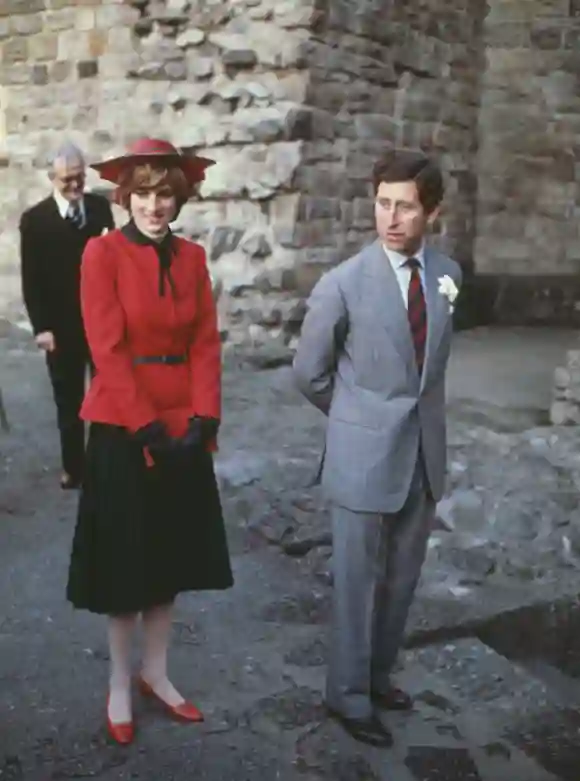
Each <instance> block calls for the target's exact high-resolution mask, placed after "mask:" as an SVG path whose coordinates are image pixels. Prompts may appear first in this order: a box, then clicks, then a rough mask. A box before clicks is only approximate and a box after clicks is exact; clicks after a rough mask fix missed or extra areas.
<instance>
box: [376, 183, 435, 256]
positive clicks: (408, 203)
mask: <svg viewBox="0 0 580 781" xmlns="http://www.w3.org/2000/svg"><path fill="white" fill-rule="evenodd" d="M438 214H439V209H436V210H435V211H433V212H431V214H427V212H426V211H425V209H424V208H423V206H422V204H421V201H420V200H419V191H418V190H417V185H416V184H415V182H413V181H409V182H381V183H380V185H379V189H378V191H377V194H376V198H375V220H376V225H377V233H378V235H379V238H380V239H381V241H382V242H383V244H384V245H385V246H386V247H387V249H390V250H393V252H400V253H401V254H402V255H409V256H410V255H413V254H414V253H415V252H416V251H417V250H418V249H419V247H420V246H421V244H422V242H423V239H424V236H425V233H426V232H427V227H428V226H429V225H431V224H432V223H433V222H434V221H435V220H436V218H437V216H438Z"/></svg>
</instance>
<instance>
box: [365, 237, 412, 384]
mask: <svg viewBox="0 0 580 781" xmlns="http://www.w3.org/2000/svg"><path fill="white" fill-rule="evenodd" d="M366 251H367V252H368V254H369V257H368V260H369V262H368V266H367V268H368V278H367V282H368V290H367V291H366V292H367V294H368V300H370V301H372V311H373V312H376V313H377V315H376V317H377V322H378V323H379V324H380V325H381V326H382V327H383V328H384V329H385V330H386V331H387V332H388V334H389V337H390V339H391V341H392V343H393V344H394V346H395V347H396V349H397V352H398V353H399V354H400V356H401V358H402V359H403V361H404V362H405V364H406V365H407V367H409V368H410V370H411V372H413V373H414V374H415V375H416V376H417V377H418V374H417V366H416V363H415V348H414V346H413V339H412V337H411V329H410V328H409V320H408V317H407V309H406V307H405V303H404V301H403V296H402V293H401V288H400V286H399V282H398V281H397V277H396V276H395V272H394V271H393V268H392V266H391V264H390V262H389V259H388V257H387V255H386V253H385V250H384V249H383V246H382V245H381V242H380V241H376V242H375V243H374V244H371V246H370V247H368V249H367V250H366Z"/></svg>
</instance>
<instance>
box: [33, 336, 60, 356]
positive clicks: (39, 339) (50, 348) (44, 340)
mask: <svg viewBox="0 0 580 781" xmlns="http://www.w3.org/2000/svg"><path fill="white" fill-rule="evenodd" d="M34 341H35V342H36V346H37V347H39V348H40V349H41V350H44V352H45V353H52V352H54V351H55V349H56V342H55V341H54V334H53V333H52V331H43V332H42V333H40V334H37V335H36V338H35V340H34Z"/></svg>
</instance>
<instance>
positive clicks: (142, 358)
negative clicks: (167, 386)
mask: <svg viewBox="0 0 580 781" xmlns="http://www.w3.org/2000/svg"><path fill="white" fill-rule="evenodd" d="M186 361H187V356H186V355H139V356H137V357H136V358H133V363H136V364H139V363H163V364H165V365H166V366H175V365H176V364H178V363H185V362H186Z"/></svg>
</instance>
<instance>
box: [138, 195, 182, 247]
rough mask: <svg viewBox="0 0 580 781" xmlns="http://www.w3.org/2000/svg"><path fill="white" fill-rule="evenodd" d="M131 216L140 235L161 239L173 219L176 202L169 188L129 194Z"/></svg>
mask: <svg viewBox="0 0 580 781" xmlns="http://www.w3.org/2000/svg"><path fill="white" fill-rule="evenodd" d="M130 209H131V216H132V217H133V219H134V221H135V225H136V226H137V227H138V228H139V230H140V231H141V233H144V234H145V235H146V236H149V237H150V238H152V239H156V238H161V237H162V236H164V235H165V233H166V232H167V228H168V227H169V223H170V222H171V221H172V220H173V219H174V217H175V213H176V211H177V202H176V199H175V196H174V195H173V192H172V190H171V188H169V187H166V186H164V187H159V188H153V189H147V190H137V191H135V192H132V193H131V200H130Z"/></svg>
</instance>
